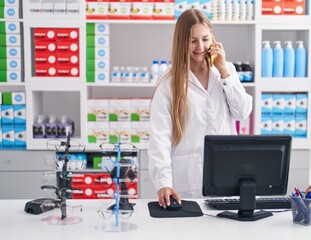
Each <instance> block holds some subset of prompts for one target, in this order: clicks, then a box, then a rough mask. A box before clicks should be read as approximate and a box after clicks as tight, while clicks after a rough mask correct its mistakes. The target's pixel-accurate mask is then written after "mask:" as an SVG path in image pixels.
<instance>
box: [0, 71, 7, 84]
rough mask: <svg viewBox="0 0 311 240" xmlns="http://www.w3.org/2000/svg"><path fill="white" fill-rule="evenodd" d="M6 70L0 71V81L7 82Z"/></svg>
mask: <svg viewBox="0 0 311 240" xmlns="http://www.w3.org/2000/svg"><path fill="white" fill-rule="evenodd" d="M7 81H8V78H7V71H0V82H7Z"/></svg>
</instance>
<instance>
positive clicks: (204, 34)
mask: <svg viewBox="0 0 311 240" xmlns="http://www.w3.org/2000/svg"><path fill="white" fill-rule="evenodd" d="M211 44H212V32H211V30H210V29H209V28H208V27H206V26H204V25H203V24H197V25H194V26H193V27H192V29H191V43H190V59H191V62H192V63H203V62H204V61H205V57H206V55H207V54H208V53H207V51H208V49H209V47H210V45H211Z"/></svg>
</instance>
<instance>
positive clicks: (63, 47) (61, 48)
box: [57, 41, 79, 53]
mask: <svg viewBox="0 0 311 240" xmlns="http://www.w3.org/2000/svg"><path fill="white" fill-rule="evenodd" d="M78 50H79V44H78V43H76V42H70V41H57V52H58V53H59V52H68V53H70V52H72V53H77V52H78Z"/></svg>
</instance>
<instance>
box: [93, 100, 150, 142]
mask: <svg viewBox="0 0 311 240" xmlns="http://www.w3.org/2000/svg"><path fill="white" fill-rule="evenodd" d="M149 105H150V99H89V100H88V143H91V144H97V145H98V144H101V143H118V142H120V143H133V144H134V145H135V144H140V143H142V144H146V143H148V142H149V118H150V115H149Z"/></svg>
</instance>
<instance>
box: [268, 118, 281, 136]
mask: <svg viewBox="0 0 311 240" xmlns="http://www.w3.org/2000/svg"><path fill="white" fill-rule="evenodd" d="M283 130H284V119H283V116H273V117H272V131H271V134H283Z"/></svg>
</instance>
